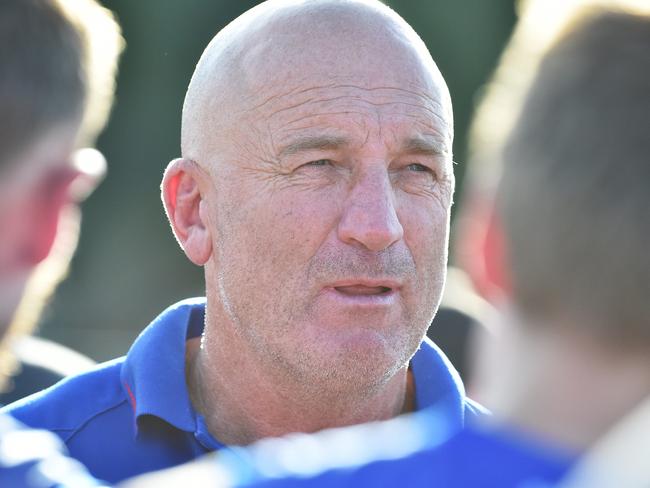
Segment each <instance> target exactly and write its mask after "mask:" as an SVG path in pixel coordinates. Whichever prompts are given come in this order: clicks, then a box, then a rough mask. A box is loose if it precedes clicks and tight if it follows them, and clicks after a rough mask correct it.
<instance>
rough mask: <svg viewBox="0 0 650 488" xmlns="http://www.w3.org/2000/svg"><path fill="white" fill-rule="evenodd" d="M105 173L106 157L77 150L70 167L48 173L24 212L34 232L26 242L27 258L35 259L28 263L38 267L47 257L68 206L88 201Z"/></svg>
mask: <svg viewBox="0 0 650 488" xmlns="http://www.w3.org/2000/svg"><path fill="white" fill-rule="evenodd" d="M105 172H106V161H105V160H104V157H103V156H102V154H101V153H100V152H99V151H97V150H96V149H91V148H84V149H79V150H77V151H75V152H74V153H73V154H72V156H71V161H70V164H66V165H60V166H54V167H52V168H49V169H47V170H46V171H45V172H44V174H43V176H42V177H41V179H40V181H39V182H38V183H37V185H36V186H35V187H34V188H32V189H31V192H30V194H29V196H28V199H27V201H26V202H25V207H24V208H23V212H22V215H23V217H22V218H23V219H24V220H25V221H26V223H27V225H28V226H29V228H30V229H31V232H29V233H28V234H27V235H26V236H25V238H26V240H25V242H24V243H23V246H24V247H23V248H24V249H25V255H24V257H25V258H27V259H29V260H31V261H30V262H29V263H28V264H30V265H34V266H35V265H37V264H39V263H40V262H41V261H43V260H44V259H45V258H47V256H48V255H49V254H50V252H51V251H52V246H53V245H54V242H55V239H56V237H57V234H58V232H59V229H60V228H61V219H62V218H64V217H63V216H64V215H66V213H65V212H64V210H65V209H66V207H69V206H70V205H74V204H76V203H79V202H80V201H81V200H82V199H84V198H86V197H87V196H88V195H89V194H90V193H91V192H92V191H93V190H94V189H95V188H96V187H97V185H98V184H99V182H100V181H101V180H102V178H103V177H104V174H105ZM67 218H70V217H67ZM75 245H76V243H75Z"/></svg>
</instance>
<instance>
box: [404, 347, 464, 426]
mask: <svg viewBox="0 0 650 488" xmlns="http://www.w3.org/2000/svg"><path fill="white" fill-rule="evenodd" d="M411 371H412V372H413V379H414V381H415V408H416V410H424V409H425V408H429V407H436V409H437V410H438V411H439V412H440V413H441V414H443V415H445V417H446V419H447V420H448V421H449V422H450V423H451V426H452V427H462V426H463V424H464V421H465V418H464V417H465V403H466V400H467V397H466V396H465V387H464V386H463V381H462V380H461V378H460V375H459V374H458V371H456V368H454V366H453V365H452V364H451V361H449V359H448V358H447V356H445V354H444V353H443V352H442V351H441V350H440V348H439V347H438V346H437V345H435V344H434V343H433V341H432V340H431V339H429V338H428V337H425V338H424V340H423V341H422V344H420V349H418V351H417V352H416V353H415V355H414V356H413V357H412V358H411Z"/></svg>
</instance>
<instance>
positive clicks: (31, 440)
mask: <svg viewBox="0 0 650 488" xmlns="http://www.w3.org/2000/svg"><path fill="white" fill-rule="evenodd" d="M0 486H2V487H4V488H99V487H106V485H104V484H102V483H101V482H99V481H98V480H96V479H94V478H92V477H91V476H90V475H89V474H88V472H87V471H86V470H85V469H84V467H83V466H82V465H81V464H80V463H79V462H78V461H75V460H74V459H70V458H68V457H66V456H65V447H64V446H63V443H62V442H61V439H59V438H58V437H56V436H55V435H52V433H51V432H47V431H44V430H35V429H30V428H28V427H25V426H24V425H22V424H21V423H19V422H17V421H16V420H15V419H14V418H12V417H11V416H9V415H3V414H0Z"/></svg>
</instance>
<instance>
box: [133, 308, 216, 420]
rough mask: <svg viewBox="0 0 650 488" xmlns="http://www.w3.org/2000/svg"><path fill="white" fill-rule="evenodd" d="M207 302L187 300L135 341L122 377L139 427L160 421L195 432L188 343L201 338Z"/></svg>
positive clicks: (150, 325)
mask: <svg viewBox="0 0 650 488" xmlns="http://www.w3.org/2000/svg"><path fill="white" fill-rule="evenodd" d="M204 317H205V298H193V299H189V300H183V301H182V302H179V303H177V304H175V305H172V306H171V307H169V308H168V309H167V310H165V311H164V312H162V313H161V314H160V315H159V316H158V317H156V319H155V320H154V321H153V322H151V324H149V325H148V326H147V327H146V328H145V329H144V330H143V331H142V333H141V334H140V335H139V336H138V338H137V339H136V340H135V342H134V343H133V345H132V346H131V349H129V352H128V353H127V355H126V359H125V361H124V365H123V367H122V371H121V379H122V387H123V388H124V390H125V391H126V394H127V396H128V398H129V401H130V403H131V407H132V408H133V410H134V412H135V419H136V429H137V427H138V421H139V420H140V419H141V418H142V417H143V416H146V415H151V416H155V417H159V418H160V419H162V420H164V421H165V422H167V423H169V424H171V425H172V426H174V427H176V428H177V429H180V430H184V431H187V432H195V431H196V428H197V413H196V411H195V410H194V408H193V407H192V403H191V402H190V397H189V393H188V390H187V383H186V379H185V343H186V341H187V340H188V339H191V338H193V337H198V336H200V335H201V333H202V332H203V327H204Z"/></svg>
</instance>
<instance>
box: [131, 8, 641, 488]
mask: <svg viewBox="0 0 650 488" xmlns="http://www.w3.org/2000/svg"><path fill="white" fill-rule="evenodd" d="M577 18H578V19H579V20H575V21H574V22H573V23H569V24H568V27H567V29H566V30H565V31H563V34H562V35H561V36H560V37H559V39H558V40H557V42H555V43H553V45H552V47H551V48H550V50H549V51H548V52H547V53H546V54H545V56H544V57H543V59H542V60H541V63H540V64H539V68H538V69H537V70H536V75H535V77H534V79H533V81H532V85H530V86H529V88H528V89H527V90H526V91H525V97H524V99H523V104H522V105H521V106H520V107H519V108H518V107H515V106H510V107H509V108H510V109H511V110H517V113H518V114H519V116H518V118H516V122H515V123H514V125H513V126H512V130H511V131H510V132H509V134H508V135H507V137H506V139H505V140H502V141H501V145H500V149H499V150H498V151H496V152H495V153H494V154H495V156H496V157H498V158H499V160H498V162H495V163H496V166H494V167H495V168H496V167H502V173H501V175H502V176H501V179H500V182H499V184H498V189H497V191H496V194H495V195H494V197H493V212H491V213H492V215H491V217H490V220H489V222H488V223H487V225H489V226H493V228H492V229H491V231H490V232H491V233H493V234H494V233H498V234H499V235H500V239H495V240H494V241H493V242H492V243H491V245H489V246H485V247H484V250H485V251H486V252H489V253H494V254H490V255H487V256H485V259H486V261H487V262H489V263H491V269H493V270H494V273H492V274H488V278H489V279H491V280H492V286H495V287H498V288H499V295H500V303H501V307H500V308H501V319H500V320H501V324H500V326H501V338H500V340H498V341H495V342H494V343H493V344H491V347H492V348H493V349H492V350H491V351H490V350H488V351H487V352H491V354H487V356H486V359H485V360H484V362H483V367H484V368H485V371H484V376H485V377H486V378H490V380H491V384H490V385H489V386H488V387H487V390H488V392H489V393H490V394H491V398H490V403H489V404H490V406H491V407H492V408H494V413H495V415H494V417H493V418H492V419H484V420H485V422H484V423H483V422H481V423H475V424H472V425H469V426H466V428H465V429H463V430H462V431H460V432H459V433H456V434H454V433H450V432H449V430H448V429H446V428H445V425H444V423H443V422H441V418H440V416H439V415H440V412H439V411H437V410H436V409H435V408H434V409H431V410H430V411H426V412H421V413H419V414H417V415H415V416H413V417H406V418H399V419H395V420H393V421H391V422H386V423H380V424H375V425H367V426H358V427H355V428H352V429H339V430H333V431H327V432H322V433H320V434H318V435H315V436H305V435H301V436H299V435H295V436H294V437H293V438H291V437H289V438H285V439H279V440H278V439H271V440H266V441H262V442H260V443H259V444H256V445H255V446H253V447H252V448H248V449H242V448H231V449H229V450H227V451H223V452H222V453H221V454H220V455H219V456H218V457H217V458H218V459H219V464H218V467H217V465H216V463H215V462H214V459H206V460H204V461H202V462H201V463H200V464H197V465H195V466H193V467H192V468H190V469H188V468H179V469H178V470H177V471H174V470H170V472H167V473H164V475H162V476H161V477H160V478H155V479H154V478H151V479H149V480H147V479H142V480H140V483H141V484H142V485H147V484H148V483H152V482H154V484H155V485H156V486H165V484H164V482H165V481H170V482H173V480H178V479H186V480H192V481H193V483H195V485H197V486H233V485H234V486H254V487H256V488H261V487H265V488H267V487H268V488H271V487H276V486H277V487H292V486H296V487H303V486H305V487H307V486H309V487H317V486H409V487H417V486H444V487H455V486H458V487H470V486H471V487H495V488H496V487H500V488H508V487H531V486H558V485H559V486H572V487H583V488H586V487H588V488H595V487H610V488H614V487H616V488H619V487H625V488H636V487H639V488H640V487H647V486H650V470H649V469H648V466H647V454H648V450H647V449H648V445H649V443H650V441H649V440H648V439H650V374H649V371H650V302H649V301H648V299H647V293H648V289H650V263H649V262H648V252H647V242H648V237H649V236H650V219H648V209H650V192H648V188H647V183H648V181H650V165H649V164H648V154H650V137H649V133H648V127H650V92H649V91H648V87H649V86H650V58H648V53H650V15H648V14H647V12H646V13H641V12H636V13H634V12H632V11H629V12H624V11H616V10H604V9H594V10H587V11H583V14H582V15H579V16H578V17H577ZM508 68H510V69H511V68H512V67H511V66H510V67H507V66H506V67H502V68H501V70H500V72H499V75H500V76H503V73H506V76H507V75H508V73H509V74H510V76H512V75H513V73H514V74H515V75H516V71H515V72H513V71H511V70H509V69H508ZM500 81H503V80H500ZM491 102H492V101H491V99H490V96H488V98H487V100H486V101H485V103H486V104H487V105H488V106H489V105H490V103H491ZM491 109H496V110H501V109H502V107H499V108H495V107H493V106H492V107H491V108H488V110H491ZM483 120H484V119H483ZM499 242H500V243H501V244H498V243H499ZM490 277H491V278H490ZM397 439H399V440H400V442H399V443H398V442H396V441H397ZM397 444H400V445H401V447H399V448H398V447H396V445H397ZM154 480H155V481H154ZM159 482H160V483H159ZM132 486H138V485H137V484H134V485H132Z"/></svg>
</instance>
